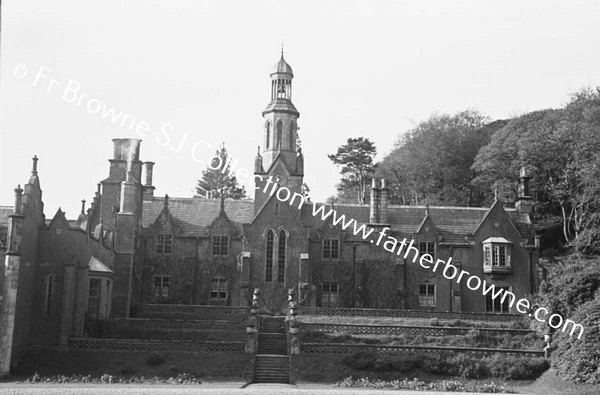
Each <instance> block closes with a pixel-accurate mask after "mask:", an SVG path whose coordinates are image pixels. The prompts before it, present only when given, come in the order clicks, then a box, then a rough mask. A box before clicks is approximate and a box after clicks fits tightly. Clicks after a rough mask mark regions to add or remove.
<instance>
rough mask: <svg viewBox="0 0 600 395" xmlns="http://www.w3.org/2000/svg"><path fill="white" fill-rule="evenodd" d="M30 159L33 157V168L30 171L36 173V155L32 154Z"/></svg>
mask: <svg viewBox="0 0 600 395" xmlns="http://www.w3.org/2000/svg"><path fill="white" fill-rule="evenodd" d="M32 159H33V169H32V170H31V173H32V174H37V162H38V157H37V155H34V156H33V158H32Z"/></svg>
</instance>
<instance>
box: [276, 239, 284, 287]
mask: <svg viewBox="0 0 600 395" xmlns="http://www.w3.org/2000/svg"><path fill="white" fill-rule="evenodd" d="M285 242H286V234H285V231H284V230H283V229H282V230H280V231H279V248H278V250H277V281H278V282H280V283H282V282H284V280H285V244H286V243H285Z"/></svg>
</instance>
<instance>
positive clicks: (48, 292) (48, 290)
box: [44, 273, 54, 315]
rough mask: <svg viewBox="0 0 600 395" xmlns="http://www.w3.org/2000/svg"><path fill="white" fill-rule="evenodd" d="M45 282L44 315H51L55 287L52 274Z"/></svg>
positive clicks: (47, 276)
mask: <svg viewBox="0 0 600 395" xmlns="http://www.w3.org/2000/svg"><path fill="white" fill-rule="evenodd" d="M44 282H45V284H44V286H45V287H44V314H46V315H49V314H50V309H51V307H52V294H53V292H52V288H53V287H54V275H53V274H52V273H50V274H48V275H46V279H45V281H44Z"/></svg>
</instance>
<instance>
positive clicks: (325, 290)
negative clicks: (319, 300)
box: [323, 283, 329, 292]
mask: <svg viewBox="0 0 600 395" xmlns="http://www.w3.org/2000/svg"><path fill="white" fill-rule="evenodd" d="M323 292H329V283H323Z"/></svg>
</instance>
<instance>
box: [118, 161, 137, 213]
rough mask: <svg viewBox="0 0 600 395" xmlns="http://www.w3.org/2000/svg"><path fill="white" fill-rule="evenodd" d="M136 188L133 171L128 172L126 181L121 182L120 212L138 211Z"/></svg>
mask: <svg viewBox="0 0 600 395" xmlns="http://www.w3.org/2000/svg"><path fill="white" fill-rule="evenodd" d="M135 191H136V188H135V183H134V182H133V177H132V175H131V172H130V171H128V172H127V176H126V178H125V181H123V182H122V183H121V201H120V203H121V207H120V209H119V212H120V213H132V214H135V213H136V193H135Z"/></svg>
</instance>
